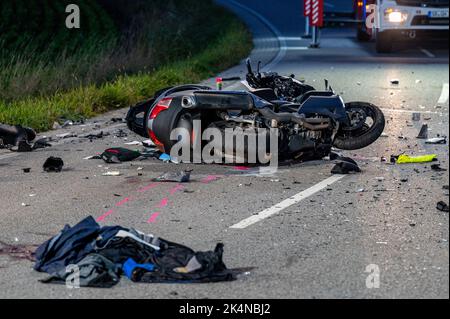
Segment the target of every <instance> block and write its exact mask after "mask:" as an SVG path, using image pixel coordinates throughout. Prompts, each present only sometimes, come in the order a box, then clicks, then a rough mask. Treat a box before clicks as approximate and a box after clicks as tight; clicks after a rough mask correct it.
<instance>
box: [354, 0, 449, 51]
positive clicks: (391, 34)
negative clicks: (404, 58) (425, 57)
mask: <svg viewBox="0 0 450 319" xmlns="http://www.w3.org/2000/svg"><path fill="white" fill-rule="evenodd" d="M355 12H356V20H357V37H358V40H360V41H369V40H371V39H373V38H375V40H376V49H377V52H379V53H389V52H391V51H392V49H393V44H394V43H395V42H400V41H404V40H408V39H410V40H411V39H416V38H420V39H422V40H432V39H436V38H446V39H448V31H449V0H422V1H418V0H356V1H355Z"/></svg>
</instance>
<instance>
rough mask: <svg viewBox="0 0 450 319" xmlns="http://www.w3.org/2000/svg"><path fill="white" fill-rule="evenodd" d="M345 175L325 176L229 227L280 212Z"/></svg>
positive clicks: (243, 224)
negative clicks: (324, 178) (323, 178)
mask: <svg viewBox="0 0 450 319" xmlns="http://www.w3.org/2000/svg"><path fill="white" fill-rule="evenodd" d="M345 176H346V175H334V176H331V177H330V178H327V179H326V180H323V181H321V182H320V183H318V184H316V185H314V186H312V187H310V188H308V189H306V190H304V191H302V192H300V193H298V194H297V195H294V196H292V197H290V198H288V199H286V200H284V201H282V202H281V203H279V204H276V205H275V206H272V207H270V208H267V209H265V210H263V211H262V212H260V213H258V214H256V215H253V216H251V217H249V218H247V219H244V220H242V221H241V222H239V223H237V224H236V225H233V226H231V227H230V228H233V229H244V228H247V227H249V226H251V225H253V224H256V223H257V222H260V221H262V220H264V219H266V218H268V217H270V216H273V215H275V214H278V213H279V212H281V211H282V210H284V209H286V208H288V207H290V206H292V205H295V204H298V203H299V202H301V201H302V200H304V199H306V198H308V197H310V196H312V195H314V194H316V193H317V192H320V191H321V190H323V189H324V188H326V187H328V186H330V185H332V184H334V183H336V182H337V181H339V180H341V179H342V178H344V177H345Z"/></svg>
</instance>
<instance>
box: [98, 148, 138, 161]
mask: <svg viewBox="0 0 450 319" xmlns="http://www.w3.org/2000/svg"><path fill="white" fill-rule="evenodd" d="M140 156H141V153H139V152H138V151H132V150H129V149H126V148H122V147H117V148H109V149H107V150H105V151H104V152H103V153H102V155H100V158H101V159H103V160H104V161H105V162H106V163H108V164H119V163H122V162H130V161H133V160H135V159H137V158H138V157H140Z"/></svg>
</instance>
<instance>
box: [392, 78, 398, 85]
mask: <svg viewBox="0 0 450 319" xmlns="http://www.w3.org/2000/svg"><path fill="white" fill-rule="evenodd" d="M391 84H393V85H399V84H400V80H398V79H392V80H391Z"/></svg>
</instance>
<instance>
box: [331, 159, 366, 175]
mask: <svg viewBox="0 0 450 319" xmlns="http://www.w3.org/2000/svg"><path fill="white" fill-rule="evenodd" d="M338 160H339V161H340V162H339V163H337V164H336V165H335V166H334V167H333V169H332V170H331V174H344V175H346V174H351V173H361V169H360V168H359V167H358V164H357V163H356V162H355V161H354V160H353V159H351V158H349V157H342V156H340V157H338Z"/></svg>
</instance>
